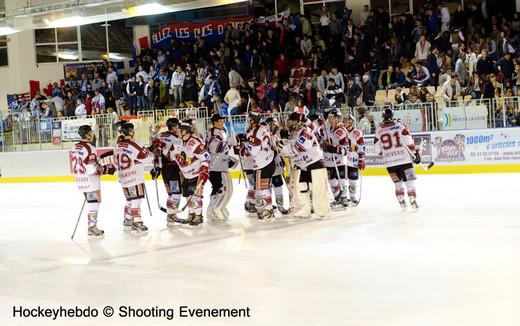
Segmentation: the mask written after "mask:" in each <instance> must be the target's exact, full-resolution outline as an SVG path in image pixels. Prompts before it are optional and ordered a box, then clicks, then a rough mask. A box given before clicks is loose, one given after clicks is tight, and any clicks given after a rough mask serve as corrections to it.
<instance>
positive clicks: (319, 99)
mask: <svg viewBox="0 0 520 326" xmlns="http://www.w3.org/2000/svg"><path fill="white" fill-rule="evenodd" d="M329 107H330V103H329V100H328V99H327V98H326V97H325V96H323V92H322V91H320V90H318V91H317V92H316V107H315V110H314V112H312V111H311V114H312V113H315V114H318V115H321V116H323V114H324V113H325V111H327V109H328V108H329Z"/></svg>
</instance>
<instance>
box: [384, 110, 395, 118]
mask: <svg viewBox="0 0 520 326" xmlns="http://www.w3.org/2000/svg"><path fill="white" fill-rule="evenodd" d="M393 119H394V110H392V108H386V109H385V110H384V111H383V121H391V120H393Z"/></svg>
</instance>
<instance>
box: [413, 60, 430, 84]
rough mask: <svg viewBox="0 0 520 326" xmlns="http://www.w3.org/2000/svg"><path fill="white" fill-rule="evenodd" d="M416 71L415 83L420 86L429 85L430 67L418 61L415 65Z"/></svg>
mask: <svg viewBox="0 0 520 326" xmlns="http://www.w3.org/2000/svg"><path fill="white" fill-rule="evenodd" d="M415 71H416V75H415V79H414V80H413V84H414V85H417V86H419V87H423V86H428V85H429V84H430V72H429V71H428V69H427V68H426V67H425V66H423V65H422V64H421V63H420V62H417V64H416V65H415Z"/></svg>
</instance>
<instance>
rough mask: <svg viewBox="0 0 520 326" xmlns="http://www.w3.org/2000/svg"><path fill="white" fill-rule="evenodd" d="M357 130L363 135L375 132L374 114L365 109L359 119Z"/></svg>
mask: <svg viewBox="0 0 520 326" xmlns="http://www.w3.org/2000/svg"><path fill="white" fill-rule="evenodd" d="M358 127H359V130H361V132H362V133H363V134H365V135H369V134H375V133H376V123H375V121H374V115H373V114H372V113H371V112H369V111H366V112H365V115H364V117H363V118H362V119H361V120H360V121H359V125H358Z"/></svg>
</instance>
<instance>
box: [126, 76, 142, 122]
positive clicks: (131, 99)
mask: <svg viewBox="0 0 520 326" xmlns="http://www.w3.org/2000/svg"><path fill="white" fill-rule="evenodd" d="M138 86H139V84H138V83H137V81H136V80H135V76H132V78H131V79H130V81H129V82H128V83H127V84H126V94H127V96H128V103H127V106H128V107H129V108H130V114H134V113H135V109H136V108H137V87H138Z"/></svg>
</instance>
